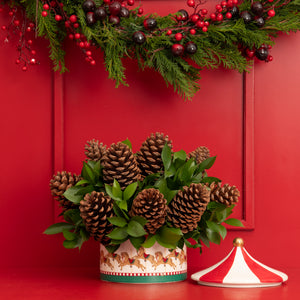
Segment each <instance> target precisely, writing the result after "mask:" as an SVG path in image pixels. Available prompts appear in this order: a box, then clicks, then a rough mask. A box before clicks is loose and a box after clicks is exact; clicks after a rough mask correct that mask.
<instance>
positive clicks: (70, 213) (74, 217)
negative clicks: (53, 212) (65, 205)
mask: <svg viewBox="0 0 300 300" xmlns="http://www.w3.org/2000/svg"><path fill="white" fill-rule="evenodd" d="M64 219H65V221H67V222H68V223H71V224H74V225H76V224H77V223H78V222H79V221H81V220H82V218H81V216H80V210H79V209H69V210H67V211H65V212H64Z"/></svg>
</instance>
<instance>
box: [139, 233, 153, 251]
mask: <svg viewBox="0 0 300 300" xmlns="http://www.w3.org/2000/svg"><path fill="white" fill-rule="evenodd" d="M155 242H156V236H155V235H153V234H149V235H148V237H147V239H146V241H145V242H144V243H143V244H142V247H144V248H151V247H152V246H153V245H154V244H155Z"/></svg>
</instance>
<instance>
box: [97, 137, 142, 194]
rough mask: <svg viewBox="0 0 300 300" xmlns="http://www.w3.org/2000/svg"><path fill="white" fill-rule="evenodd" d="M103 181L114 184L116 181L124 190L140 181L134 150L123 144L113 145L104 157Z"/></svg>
mask: <svg viewBox="0 0 300 300" xmlns="http://www.w3.org/2000/svg"><path fill="white" fill-rule="evenodd" d="M102 165H103V167H104V168H103V180H104V182H105V183H107V184H110V185H111V184H113V182H114V179H116V180H117V181H118V182H119V184H120V186H121V188H122V190H124V189H125V188H126V186H127V185H129V184H131V183H133V182H135V181H138V180H139V179H140V172H141V171H140V169H139V167H138V164H137V162H136V158H135V156H134V155H133V153H132V150H131V149H130V148H129V147H128V146H127V145H126V144H123V143H121V142H119V143H117V144H112V145H111V146H110V148H108V149H107V150H106V152H105V155H104V156H103V160H102Z"/></svg>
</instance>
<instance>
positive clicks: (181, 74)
mask: <svg viewBox="0 0 300 300" xmlns="http://www.w3.org/2000/svg"><path fill="white" fill-rule="evenodd" d="M125 1H126V0H119V2H122V3H123V4H124V3H125ZM85 2H87V1H79V0H75V1H74V0H72V1H71V0H63V1H37V0H27V1H25V0H20V1H13V0H12V1H2V4H7V5H9V6H10V7H11V11H12V12H13V13H12V14H11V15H12V20H11V24H10V25H9V26H8V28H7V29H9V28H10V27H12V26H14V27H17V28H21V25H20V24H17V23H14V22H15V20H16V16H15V15H16V14H17V13H18V11H20V10H21V11H25V14H26V18H24V21H23V24H22V28H24V27H26V26H27V24H32V23H35V22H36V25H35V27H34V28H33V29H34V30H35V31H36V34H37V36H39V37H43V38H46V39H48V40H49V49H50V58H51V60H52V61H53V65H54V70H55V71H58V70H59V71H60V72H65V71H66V70H67V68H66V66H65V62H64V56H65V51H64V50H63V45H62V44H63V41H64V40H65V39H66V38H71V39H74V40H75V41H76V44H77V45H78V46H79V47H80V48H81V49H82V51H83V53H84V54H85V59H86V60H87V61H88V62H89V63H91V64H95V61H94V59H93V57H92V50H91V48H89V46H90V45H94V46H95V47H97V48H100V49H101V50H102V51H103V53H104V61H105V68H106V70H107V71H108V77H109V78H111V79H113V80H114V81H115V84H116V86H119V85H120V84H122V85H127V83H126V76H125V67H124V65H123V59H124V58H130V59H134V60H137V62H138V66H139V68H140V69H142V70H143V69H145V68H150V69H154V70H155V71H157V72H158V73H160V74H161V76H162V77H163V78H164V80H165V82H166V84H167V86H168V85H172V86H173V88H174V91H176V92H177V93H178V94H179V95H180V96H181V97H182V98H183V99H188V100H191V99H192V97H193V95H194V94H195V93H196V92H197V91H198V90H199V88H200V85H199V79H200V71H201V70H202V69H215V68H219V67H224V68H226V69H234V70H237V71H238V72H244V71H249V68H250V67H251V65H252V63H253V60H252V59H253V57H254V56H255V55H256V57H257V58H258V59H261V60H266V61H270V60H271V59H272V57H271V56H270V55H268V47H270V46H271V45H273V44H274V38H275V37H276V36H277V34H278V33H279V32H284V33H289V32H291V31H293V32H296V31H297V30H299V29H300V15H299V9H300V0H266V1H264V0H262V1H261V2H259V1H256V2H259V3H261V5H262V6H263V11H262V13H261V14H262V19H263V21H262V22H263V25H260V26H258V25H257V24H258V20H257V19H258V18H259V17H260V15H259V14H258V15H256V14H255V13H254V12H253V11H252V12H251V6H252V5H253V3H254V2H255V1H253V0H243V1H241V0H240V1H237V0H227V1H222V2H221V4H220V5H219V7H216V12H215V16H216V15H217V19H216V18H215V16H213V15H209V14H206V13H204V9H203V6H204V5H202V2H203V1H201V0H188V1H187V4H188V5H189V6H190V8H189V9H188V10H189V12H190V14H191V15H190V16H185V12H186V11H184V10H180V11H179V12H177V13H174V14H169V15H167V16H164V17H161V16H158V15H157V14H151V15H145V16H143V15H141V9H140V7H136V8H133V9H131V10H129V9H128V11H129V15H128V17H120V22H119V24H114V23H111V22H110V21H111V20H110V17H111V16H112V15H114V14H113V13H111V12H110V10H109V6H110V5H111V4H112V3H114V2H117V0H94V1H89V2H93V3H94V4H95V7H103V8H104V9H105V11H106V13H107V16H106V17H105V18H104V19H103V20H101V21H97V22H93V24H91V22H89V21H88V20H87V14H88V13H87V12H86V9H85V10H84V9H83V4H84V3H85ZM132 2H133V1H131V3H129V2H128V3H129V4H132ZM196 2H197V3H196ZM45 5H46V6H45ZM47 5H48V7H47ZM220 7H221V8H220ZM233 7H234V8H235V9H237V10H238V13H237V14H236V12H235V14H234V12H233V10H232V8H233ZM244 11H247V12H249V13H250V17H251V18H252V20H251V21H250V22H248V21H247V19H245V18H244V17H243V16H242V12H244ZM270 11H271V12H270ZM92 14H94V13H92ZM193 14H198V17H199V18H200V19H199V21H202V23H203V22H208V23H207V25H206V26H205V27H206V28H205V30H204V28H203V25H202V26H201V25H199V24H197V22H195V20H193V19H192V15H193ZM57 15H59V17H58V18H59V19H56V18H57ZM218 15H221V16H218ZM185 17H187V18H186V19H185ZM219 17H220V19H218V18H219ZM72 18H73V19H72ZM117 18H119V17H117ZM149 18H150V19H154V20H155V21H156V23H157V26H154V28H153V29H152V30H150V29H149V28H147V26H145V25H144V23H145V22H147V21H148V20H149ZM31 26H32V25H31ZM4 27H5V26H4ZM32 27H33V26H32ZM136 32H138V34H139V37H140V38H141V39H142V40H143V38H144V41H143V42H140V43H137V42H136V41H134V39H133V34H134V33H136ZM178 33H179V34H182V36H183V38H182V39H181V38H180V37H179V38H178V39H177V36H176V34H178ZM22 38H23V44H22V46H20V45H19V47H18V49H19V52H20V57H19V61H21V60H23V70H26V69H27V65H28V64H29V63H32V64H35V63H36V61H35V59H34V60H32V59H31V60H30V58H28V56H26V55H25V54H24V53H25V51H24V50H25V48H26V49H29V50H30V46H28V45H26V43H24V39H25V31H24V30H23V37H22ZM20 40H21V39H20ZM188 42H192V43H193V45H195V47H196V49H197V50H196V52H195V53H194V52H193V53H192V54H191V53H187V46H186V45H187V43H188ZM174 44H179V45H182V46H183V47H184V48H182V47H181V46H179V49H177V50H178V51H179V52H178V53H179V54H178V53H175V51H173V50H172V49H173V48H172V46H173V45H174ZM180 47H181V48H182V49H185V50H186V51H185V52H184V53H180V51H181V50H180V49H181V48H180ZM261 49H262V50H261ZM258 51H261V53H257V52H258ZM22 55H23V56H22ZM24 55H25V57H24Z"/></svg>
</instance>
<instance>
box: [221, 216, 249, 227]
mask: <svg viewBox="0 0 300 300" xmlns="http://www.w3.org/2000/svg"><path fill="white" fill-rule="evenodd" d="M224 223H226V224H228V225H231V226H237V227H244V224H243V223H242V222H241V221H240V220H238V219H234V218H231V219H227V220H225V221H224Z"/></svg>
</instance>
